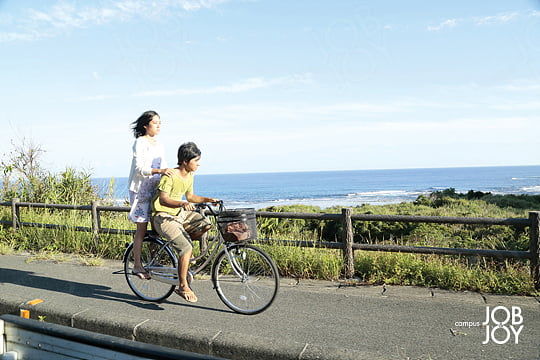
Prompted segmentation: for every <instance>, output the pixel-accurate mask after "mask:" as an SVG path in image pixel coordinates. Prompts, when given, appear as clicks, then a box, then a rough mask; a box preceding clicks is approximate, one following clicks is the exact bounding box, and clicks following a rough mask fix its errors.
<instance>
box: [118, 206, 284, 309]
mask: <svg viewBox="0 0 540 360" xmlns="http://www.w3.org/2000/svg"><path fill="white" fill-rule="evenodd" d="M204 205H205V207H202V206H200V207H198V208H197V210H198V211H199V212H201V213H202V211H203V210H204V209H206V208H207V209H208V210H209V212H210V216H211V217H212V218H214V220H216V222H215V225H214V226H213V229H214V231H212V232H211V235H209V233H206V234H205V235H204V236H203V237H202V238H201V239H199V244H200V253H199V254H198V255H197V256H195V257H192V259H191V260H190V261H191V263H192V269H190V271H189V273H188V279H187V280H188V283H191V282H192V281H193V280H194V275H196V274H198V273H201V272H202V271H203V270H205V269H206V268H208V266H209V265H210V266H211V269H210V270H209V274H210V275H211V278H212V284H213V287H214V289H215V290H216V292H217V295H218V296H219V298H220V299H221V300H222V301H223V303H225V305H227V306H228V307H229V308H230V309H232V310H234V311H235V312H237V313H241V314H247V315H253V314H257V313H260V312H261V311H264V310H265V309H267V308H268V307H269V306H270V305H271V304H272V302H273V301H274V299H275V297H276V294H277V291H278V288H279V273H278V269H277V267H276V265H275V263H274V262H273V261H272V259H271V258H270V257H269V256H268V254H266V253H265V252H264V251H262V250H261V249H260V248H258V247H257V246H255V245H252V244H249V243H247V242H246V241H240V242H232V241H231V242H229V241H226V239H228V238H226V237H225V235H224V234H227V235H229V234H230V233H229V232H226V233H224V231H229V230H228V225H227V226H220V223H219V219H218V216H219V215H220V214H221V213H222V209H223V207H221V209H220V210H219V211H214V209H212V208H211V207H210V205H209V204H204ZM229 214H230V212H229V213H227V215H225V216H223V218H224V219H227V220H228V219H229V218H227V216H228V215H229ZM205 215H208V213H206V214H205ZM235 215H236V214H235ZM220 219H221V218H220ZM225 224H228V223H227V222H225ZM224 229H226V230H224ZM208 238H209V239H208ZM246 240H249V239H246ZM143 247H144V261H145V264H144V268H145V269H146V270H147V271H148V272H149V273H150V279H142V278H140V277H139V276H137V274H136V273H135V272H134V271H133V267H134V255H133V251H134V250H133V249H134V244H133V243H132V244H129V245H128V246H127V248H126V251H125V253H124V270H125V276H126V280H127V282H128V285H129V287H130V288H131V290H133V292H134V293H135V295H137V296H138V297H139V298H141V299H143V300H147V301H156V302H159V301H163V300H164V299H166V298H167V297H168V296H169V295H171V293H173V291H174V288H175V287H177V286H179V285H180V284H179V276H178V261H179V259H178V256H177V255H176V252H175V251H174V249H172V247H171V241H167V240H165V239H162V238H160V237H159V236H155V235H153V234H147V235H146V236H145V238H144V240H143Z"/></svg>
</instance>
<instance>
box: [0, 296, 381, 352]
mask: <svg viewBox="0 0 540 360" xmlns="http://www.w3.org/2000/svg"><path fill="white" fill-rule="evenodd" d="M21 309H24V310H30V317H31V318H32V319H40V318H41V317H43V318H44V319H45V321H46V322H49V323H54V324H59V325H64V326H69V327H73V328H77V329H82V330H86V331H92V332H95V333H99V334H105V335H111V336H116V337H120V338H124V339H128V340H134V341H139V342H144V343H148V344H154V345H160V346H164V347H168V348H173V349H179V350H184V351H190V352H195V353H199V354H203V355H211V356H216V357H221V358H225V359H259V360H266V359H273V360H275V359H284V360H285V359H298V360H315V359H328V360H349V359H350V360H357V359H361V358H373V353H369V354H368V353H364V352H362V351H358V350H353V349H342V348H331V347H327V346H324V347H322V346H318V345H317V344H307V343H306V344H303V343H299V342H295V341H288V340H279V341H275V340H274V339H269V338H265V337H261V336H253V335H243V334H242V335H239V334H236V333H232V332H224V331H217V332H216V330H212V329H206V328H197V327H189V328H182V327H181V326H178V325H177V324H174V323H167V322H164V321H157V320H152V319H142V318H136V317H132V318H111V316H110V313H109V312H107V311H105V310H103V311H100V310H96V309H90V308H81V307H79V306H78V305H77V304H71V305H70V306H64V305H62V308H59V307H58V306H55V305H54V304H51V303H40V304H37V305H28V304H26V302H25V301H24V300H23V299H22V298H20V297H18V296H9V294H1V295H0V314H13V315H18V314H19V312H20V310H21Z"/></svg>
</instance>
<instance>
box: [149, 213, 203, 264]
mask: <svg viewBox="0 0 540 360" xmlns="http://www.w3.org/2000/svg"><path fill="white" fill-rule="evenodd" d="M208 225H210V221H209V220H208V219H207V218H206V217H205V216H203V215H201V214H200V213H198V212H196V211H185V210H182V211H181V212H180V213H179V214H178V215H176V216H175V215H171V214H168V213H165V212H158V213H156V214H154V226H155V227H156V230H157V232H158V233H159V234H160V235H161V236H163V237H164V238H165V239H167V240H168V241H171V242H172V246H173V247H174V248H175V249H176V251H177V252H178V254H182V253H184V252H185V251H191V249H193V245H192V243H191V237H190V236H189V234H190V233H195V232H198V231H199V230H201V229H203V228H205V227H206V226H208Z"/></svg>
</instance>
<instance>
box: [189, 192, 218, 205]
mask: <svg viewBox="0 0 540 360" xmlns="http://www.w3.org/2000/svg"><path fill="white" fill-rule="evenodd" d="M186 200H187V201H189V202H192V203H195V204H200V203H204V202H208V203H216V202H218V201H219V199H214V198H210V197H206V196H199V195H195V194H194V193H191V192H187V193H186Z"/></svg>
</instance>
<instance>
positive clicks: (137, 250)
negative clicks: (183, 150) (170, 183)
mask: <svg viewBox="0 0 540 360" xmlns="http://www.w3.org/2000/svg"><path fill="white" fill-rule="evenodd" d="M132 125H133V126H132V130H133V135H134V136H135V143H134V144H133V159H132V161H131V171H130V173H129V180H128V184H129V202H130V204H131V209H130V212H129V215H128V219H129V220H130V221H131V222H134V223H135V224H136V225H137V228H136V230H135V237H134V244H133V256H134V263H135V264H134V267H133V274H134V275H137V276H138V277H139V278H141V279H149V278H150V274H149V273H148V272H147V271H146V270H145V269H144V268H143V266H142V264H141V248H142V241H143V239H144V235H145V233H146V228H147V226H148V222H150V215H151V208H150V203H151V201H152V198H153V197H154V195H155V193H156V188H157V184H158V183H159V179H160V177H161V175H163V174H164V175H167V176H170V175H172V174H173V169H169V168H167V167H166V162H165V149H164V147H163V145H162V144H161V143H159V142H158V141H157V140H156V138H155V137H156V135H158V134H159V132H160V130H161V119H160V117H159V115H158V113H157V112H155V111H146V112H144V113H143V114H142V115H141V116H139V118H138V119H137V120H136V121H134V122H133V123H132Z"/></svg>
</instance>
